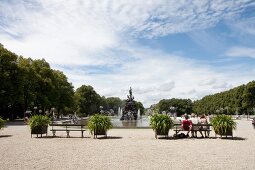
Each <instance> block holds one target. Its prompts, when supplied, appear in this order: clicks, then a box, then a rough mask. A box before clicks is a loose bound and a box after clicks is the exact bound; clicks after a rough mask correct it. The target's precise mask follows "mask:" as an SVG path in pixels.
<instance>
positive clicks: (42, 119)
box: [29, 115, 50, 129]
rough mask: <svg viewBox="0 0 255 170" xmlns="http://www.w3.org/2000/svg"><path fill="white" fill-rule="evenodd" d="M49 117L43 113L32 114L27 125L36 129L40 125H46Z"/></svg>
mask: <svg viewBox="0 0 255 170" xmlns="http://www.w3.org/2000/svg"><path fill="white" fill-rule="evenodd" d="M49 123H50V118H49V117H48V116H44V115H34V116H32V117H31V118H30V120H29V126H30V128H31V129H37V128H40V127H42V126H48V124H49Z"/></svg>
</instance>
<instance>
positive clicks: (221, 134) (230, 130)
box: [215, 129, 233, 138]
mask: <svg viewBox="0 0 255 170" xmlns="http://www.w3.org/2000/svg"><path fill="white" fill-rule="evenodd" d="M215 135H220V136H221V137H222V136H226V138H227V137H228V136H232V138H233V130H232V129H228V130H227V131H226V133H220V132H218V131H215Z"/></svg>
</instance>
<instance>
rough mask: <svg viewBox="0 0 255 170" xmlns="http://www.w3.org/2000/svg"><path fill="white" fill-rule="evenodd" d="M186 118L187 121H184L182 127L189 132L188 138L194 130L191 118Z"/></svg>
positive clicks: (186, 116)
mask: <svg viewBox="0 0 255 170" xmlns="http://www.w3.org/2000/svg"><path fill="white" fill-rule="evenodd" d="M184 117H185V119H184V120H183V121H182V125H181V127H182V129H183V130H186V131H188V132H187V134H186V136H187V137H188V136H189V132H190V131H191V129H192V122H191V121H190V120H189V116H188V115H185V116H184Z"/></svg>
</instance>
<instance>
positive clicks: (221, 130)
mask: <svg viewBox="0 0 255 170" xmlns="http://www.w3.org/2000/svg"><path fill="white" fill-rule="evenodd" d="M211 123H212V126H213V129H214V131H215V133H216V134H222V135H224V134H226V133H227V132H228V131H232V130H233V129H236V125H237V123H236V122H235V121H234V120H233V119H232V117H231V116H230V115H224V114H222V115H217V116H216V117H214V118H213V119H212V121H211Z"/></svg>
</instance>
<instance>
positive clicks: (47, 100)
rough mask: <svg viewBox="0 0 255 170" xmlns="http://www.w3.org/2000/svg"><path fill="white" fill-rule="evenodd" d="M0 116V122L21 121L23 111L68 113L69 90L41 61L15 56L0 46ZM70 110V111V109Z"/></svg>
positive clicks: (42, 60)
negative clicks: (17, 119) (0, 119)
mask: <svg viewBox="0 0 255 170" xmlns="http://www.w3.org/2000/svg"><path fill="white" fill-rule="evenodd" d="M0 79H1V83H0V114H1V116H2V117H3V118H10V119H14V118H16V117H23V113H24V110H31V109H32V108H34V107H35V106H36V107H37V108H38V110H39V109H40V110H42V111H46V110H50V108H52V107H54V108H56V109H57V112H63V111H65V110H69V111H70V109H69V108H71V107H72V106H73V105H74V104H73V101H74V100H73V95H74V91H73V87H72V85H71V83H69V82H68V80H67V77H66V76H65V75H64V74H63V73H62V72H60V71H56V70H53V69H51V68H50V65H49V63H47V62H46V61H45V60H44V59H41V60H32V59H31V58H24V57H22V56H18V55H16V54H14V53H12V52H10V51H8V50H7V49H5V48H4V47H3V46H2V45H0ZM73 110H74V109H73Z"/></svg>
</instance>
